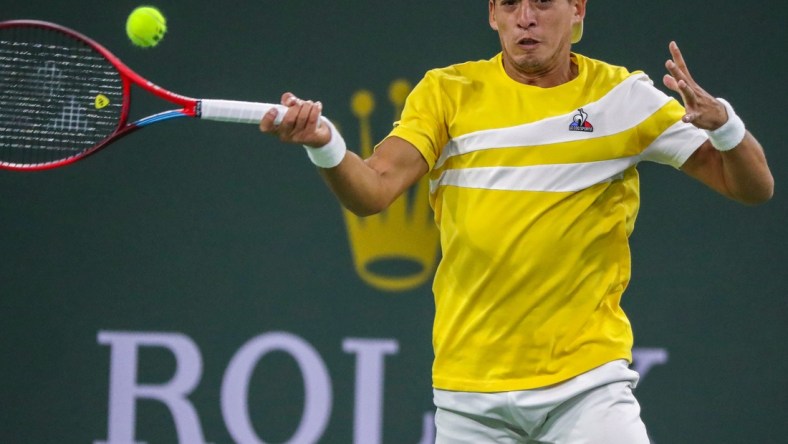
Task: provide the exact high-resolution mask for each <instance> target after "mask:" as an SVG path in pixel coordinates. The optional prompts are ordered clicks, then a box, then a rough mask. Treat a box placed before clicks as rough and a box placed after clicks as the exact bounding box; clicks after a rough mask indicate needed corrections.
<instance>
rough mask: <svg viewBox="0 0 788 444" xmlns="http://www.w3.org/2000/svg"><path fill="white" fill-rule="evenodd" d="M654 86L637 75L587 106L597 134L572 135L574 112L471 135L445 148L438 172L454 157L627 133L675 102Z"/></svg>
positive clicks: (437, 166) (584, 108) (438, 165)
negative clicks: (671, 102) (671, 101)
mask: <svg viewBox="0 0 788 444" xmlns="http://www.w3.org/2000/svg"><path fill="white" fill-rule="evenodd" d="M636 82H647V83H648V85H643V86H640V87H638V86H637V85H636ZM651 85H652V83H651V80H650V79H649V78H648V76H647V75H646V74H642V73H641V74H634V75H632V76H630V77H628V78H627V79H625V80H624V81H623V82H621V83H620V84H618V85H616V86H615V87H614V88H613V89H612V90H610V92H608V93H607V94H606V95H605V96H604V97H602V98H601V99H599V100H597V101H596V102H591V103H589V104H587V105H584V106H583V107H582V108H583V111H585V112H586V113H587V114H588V116H589V117H588V121H589V122H590V123H591V124H592V125H593V126H594V131H593V132H582V131H569V124H570V123H572V117H573V116H574V115H575V114H577V111H573V112H571V113H568V114H564V115H560V116H555V117H550V118H547V119H544V120H540V121H538V122H532V123H526V124H523V125H517V126H513V127H508V128H497V129H490V130H483V131H477V132H473V133H468V134H464V135H462V136H459V137H457V138H454V139H452V140H450V141H449V142H448V143H447V144H446V146H444V147H443V150H442V152H441V154H440V157H438V160H437V161H436V162H435V168H440V167H441V166H442V165H443V163H444V162H446V160H447V159H448V158H450V157H453V156H458V155H462V154H466V153H470V152H474V151H480V150H488V149H496V148H509V147H518V146H535V145H545V144H553V143H563V142H572V141H576V140H588V139H592V138H597V137H605V136H609V135H612V134H618V133H620V132H622V131H626V130H628V129H630V128H633V127H635V126H637V125H638V124H639V123H640V122H642V121H644V120H646V119H647V118H649V117H650V116H651V115H653V114H654V113H655V112H657V111H658V110H659V109H660V108H662V107H663V106H664V105H665V104H666V103H668V102H669V101H670V100H671V97H669V96H668V95H666V94H665V93H663V92H661V91H660V90H658V89H656V88H654V87H652V86H651ZM633 104H635V105H634V106H633ZM622 110H626V112H621V111H622Z"/></svg>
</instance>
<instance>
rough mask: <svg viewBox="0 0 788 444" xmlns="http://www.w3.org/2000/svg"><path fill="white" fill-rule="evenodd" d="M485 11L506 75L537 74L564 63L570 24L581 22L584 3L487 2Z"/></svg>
mask: <svg viewBox="0 0 788 444" xmlns="http://www.w3.org/2000/svg"><path fill="white" fill-rule="evenodd" d="M489 12H490V26H491V27H492V28H493V29H494V30H496V31H498V36H499V38H500V40H501V48H502V50H503V56H504V65H505V67H506V68H507V72H509V70H510V69H514V70H515V71H517V72H521V73H524V74H526V75H539V74H540V73H544V72H549V71H550V70H552V69H553V68H554V67H555V65H556V64H558V63H565V61H566V60H568V56H569V50H570V47H571V41H572V24H573V23H576V22H578V21H580V20H581V19H582V15H583V14H584V13H585V1H584V0H490V1H489ZM510 74H511V72H510Z"/></svg>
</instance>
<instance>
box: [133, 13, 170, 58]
mask: <svg viewBox="0 0 788 444" xmlns="http://www.w3.org/2000/svg"><path fill="white" fill-rule="evenodd" d="M165 32H167V19H165V18H164V16H163V15H162V14H161V11H159V10H158V9H156V8H154V7H153V6H140V7H138V8H136V9H134V10H133V11H131V14H129V18H128V20H126V35H128V36H129V39H131V42H132V43H134V44H135V45H137V46H141V47H143V48H149V47H152V46H156V45H158V44H159V42H160V41H161V39H162V38H164V33H165Z"/></svg>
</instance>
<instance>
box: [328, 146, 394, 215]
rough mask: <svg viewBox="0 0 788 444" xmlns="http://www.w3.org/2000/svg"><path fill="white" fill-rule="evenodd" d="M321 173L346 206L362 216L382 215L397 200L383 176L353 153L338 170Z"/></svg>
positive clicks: (349, 153)
mask: <svg viewBox="0 0 788 444" xmlns="http://www.w3.org/2000/svg"><path fill="white" fill-rule="evenodd" d="M319 171H320V175H321V176H322V177H323V179H324V180H325V181H326V184H327V185H328V187H329V188H330V189H331V191H332V192H333V193H334V194H335V195H336V197H337V199H338V200H339V202H340V203H341V204H342V206H344V207H345V208H347V209H348V210H350V211H352V212H353V213H355V214H356V215H358V216H369V215H372V214H376V213H379V212H381V211H383V210H385V209H386V207H388V205H389V204H390V203H391V202H392V201H393V200H394V199H395V198H396V195H395V194H396V192H395V191H390V190H389V189H388V188H387V187H386V185H385V181H384V180H383V179H382V177H381V174H380V173H379V172H378V171H376V170H374V169H373V168H371V167H370V166H369V165H368V164H367V162H365V161H363V160H362V159H361V158H360V157H359V156H358V155H357V154H356V153H354V152H352V151H348V152H347V153H346V154H345V158H344V159H343V160H342V162H341V163H340V164H339V165H337V166H336V167H334V168H328V169H324V168H320V169H319Z"/></svg>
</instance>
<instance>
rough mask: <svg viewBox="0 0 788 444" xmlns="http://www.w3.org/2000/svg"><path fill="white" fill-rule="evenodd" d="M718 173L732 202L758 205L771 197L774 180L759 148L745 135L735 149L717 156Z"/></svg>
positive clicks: (756, 143) (751, 138)
mask: <svg viewBox="0 0 788 444" xmlns="http://www.w3.org/2000/svg"><path fill="white" fill-rule="evenodd" d="M720 157H721V162H722V173H723V177H724V180H725V184H726V187H727V188H728V191H729V193H730V195H731V197H732V198H733V199H736V200H737V201H739V202H742V203H745V204H759V203H763V202H766V201H767V200H769V199H771V197H772V195H773V194H774V178H773V177H772V173H771V171H770V170H769V166H768V164H767V163H766V155H765V154H764V152H763V148H761V145H760V144H759V143H758V141H757V140H756V139H755V137H753V136H752V134H750V133H749V132H748V133H747V134H746V135H745V137H744V140H742V141H741V143H740V144H739V146H737V147H736V148H735V149H732V150H730V151H726V152H724V153H720Z"/></svg>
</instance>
